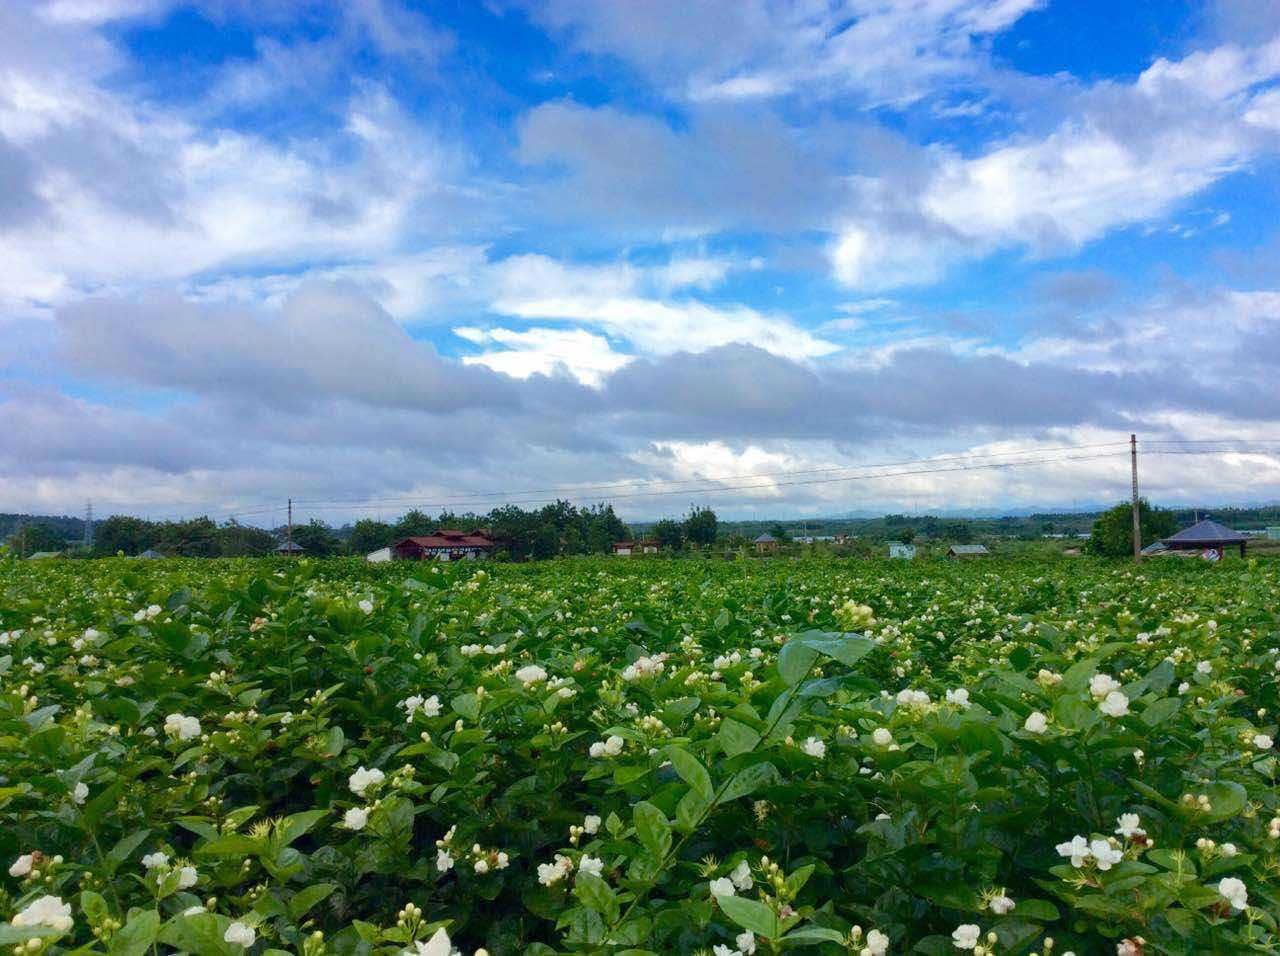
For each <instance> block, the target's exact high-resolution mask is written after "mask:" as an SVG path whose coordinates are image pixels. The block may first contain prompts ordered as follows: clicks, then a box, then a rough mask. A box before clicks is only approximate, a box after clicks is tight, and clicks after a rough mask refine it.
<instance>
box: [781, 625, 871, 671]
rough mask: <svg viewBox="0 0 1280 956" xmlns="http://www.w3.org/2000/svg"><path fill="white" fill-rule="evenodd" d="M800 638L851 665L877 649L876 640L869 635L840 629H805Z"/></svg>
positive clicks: (820, 650) (822, 652) (820, 651)
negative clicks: (843, 631) (845, 631)
mask: <svg viewBox="0 0 1280 956" xmlns="http://www.w3.org/2000/svg"><path fill="white" fill-rule="evenodd" d="M799 639H800V640H801V641H803V642H804V644H806V645H807V646H808V647H811V648H813V649H814V650H815V651H818V652H819V653H821V654H825V655H827V657H832V658H835V659H836V660H838V661H839V662H840V663H841V664H848V665H849V666H850V667H852V666H853V665H854V664H856V663H858V661H860V660H862V659H863V658H864V657H866V656H867V655H868V654H870V653H871V652H872V651H874V650H875V649H876V642H875V641H873V640H871V639H870V638H868V637H863V636H862V635H861V634H852V633H840V632H838V631H805V632H804V633H803V634H801V635H800V638H799Z"/></svg>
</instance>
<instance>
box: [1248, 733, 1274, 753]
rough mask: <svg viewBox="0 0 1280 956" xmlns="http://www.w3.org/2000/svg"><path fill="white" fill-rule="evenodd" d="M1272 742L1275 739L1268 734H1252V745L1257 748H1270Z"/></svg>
mask: <svg viewBox="0 0 1280 956" xmlns="http://www.w3.org/2000/svg"><path fill="white" fill-rule="evenodd" d="M1274 744H1275V741H1274V740H1272V739H1271V735H1270V734H1254V735H1253V745H1254V746H1255V747H1257V748H1258V749H1259V750H1270V749H1271V748H1272V746H1273V745H1274Z"/></svg>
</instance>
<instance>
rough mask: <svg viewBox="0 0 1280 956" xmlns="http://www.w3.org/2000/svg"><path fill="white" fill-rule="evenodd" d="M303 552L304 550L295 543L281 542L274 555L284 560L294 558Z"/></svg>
mask: <svg viewBox="0 0 1280 956" xmlns="http://www.w3.org/2000/svg"><path fill="white" fill-rule="evenodd" d="M305 551H306V548H304V547H303V546H302V545H300V544H298V542H296V541H282V542H281V543H280V545H279V547H277V548H276V554H278V555H280V556H281V557H284V558H296V557H298V556H299V555H300V554H303V553H304V552H305Z"/></svg>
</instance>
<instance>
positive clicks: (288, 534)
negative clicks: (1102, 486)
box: [284, 465, 1138, 557]
mask: <svg viewBox="0 0 1280 956" xmlns="http://www.w3.org/2000/svg"><path fill="white" fill-rule="evenodd" d="M1137 467H1138V466H1137V465H1134V468H1137ZM1137 474H1138V473H1137V472H1136V471H1135V472H1134V475H1135V476H1136V475H1137ZM1133 481H1134V485H1133V487H1134V488H1137V487H1138V484H1137V482H1138V479H1137V478H1136V477H1135V478H1134V479H1133ZM1134 494H1135V495H1136V494H1137V492H1136V491H1135V492H1134ZM1134 500H1135V501H1137V498H1135V499H1134ZM1134 507H1135V508H1136V507H1137V505H1134ZM1133 520H1134V521H1137V520H1138V519H1137V518H1134V519H1133ZM284 540H285V542H286V544H288V545H292V544H293V499H292V498H290V499H289V524H288V526H287V528H286V530H285V533H284ZM285 550H286V551H288V552H289V557H293V548H292V547H287V548H286V549H285Z"/></svg>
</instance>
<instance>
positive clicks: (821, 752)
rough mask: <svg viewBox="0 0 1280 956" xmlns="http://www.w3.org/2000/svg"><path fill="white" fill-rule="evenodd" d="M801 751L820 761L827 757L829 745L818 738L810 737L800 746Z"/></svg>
mask: <svg viewBox="0 0 1280 956" xmlns="http://www.w3.org/2000/svg"><path fill="white" fill-rule="evenodd" d="M800 749H801V750H803V751H804V752H805V753H807V754H808V755H809V756H810V757H817V758H818V759H819V760H821V759H822V758H823V757H825V756H826V755H827V745H826V744H825V743H823V742H822V741H821V740H819V739H818V738H817V737H810V738H809V739H808V740H806V741H805V742H804V743H803V744H801V745H800Z"/></svg>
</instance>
